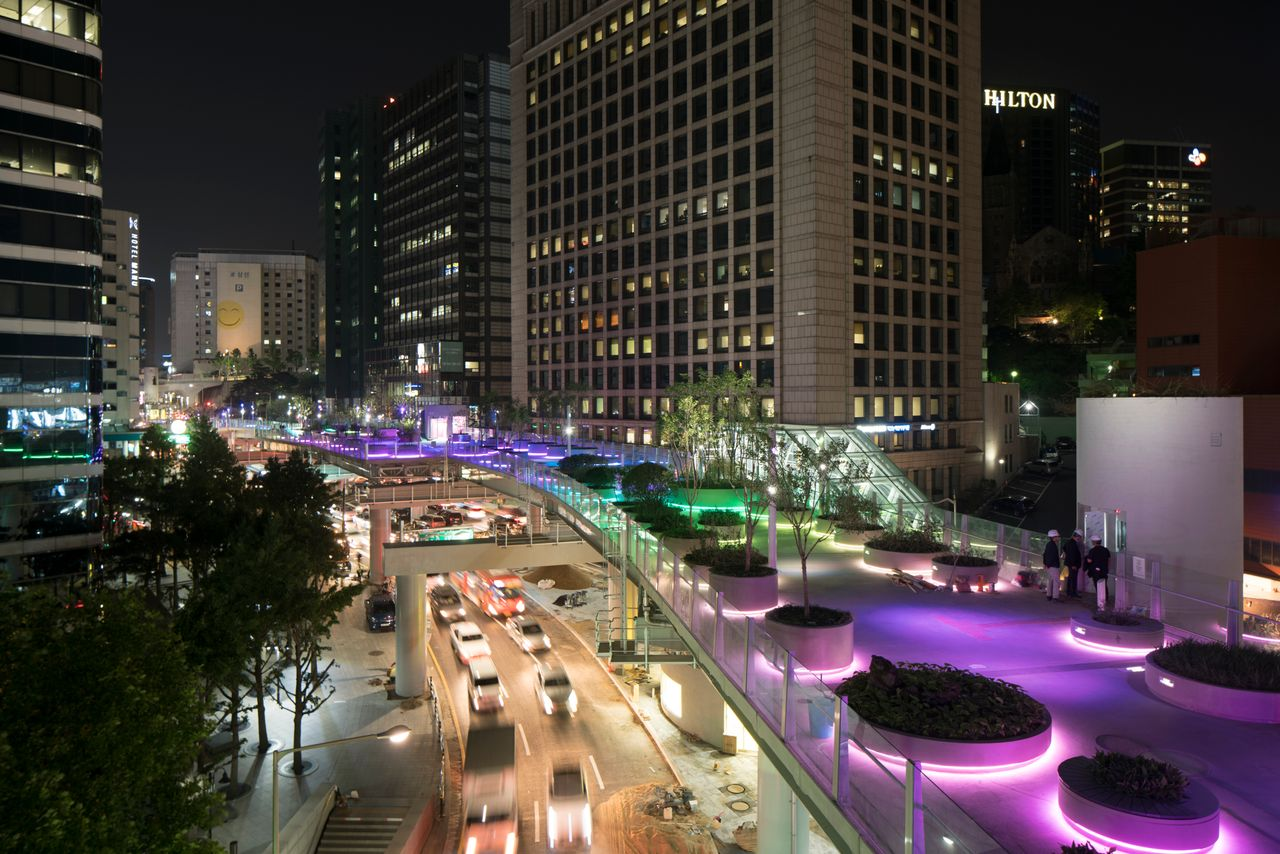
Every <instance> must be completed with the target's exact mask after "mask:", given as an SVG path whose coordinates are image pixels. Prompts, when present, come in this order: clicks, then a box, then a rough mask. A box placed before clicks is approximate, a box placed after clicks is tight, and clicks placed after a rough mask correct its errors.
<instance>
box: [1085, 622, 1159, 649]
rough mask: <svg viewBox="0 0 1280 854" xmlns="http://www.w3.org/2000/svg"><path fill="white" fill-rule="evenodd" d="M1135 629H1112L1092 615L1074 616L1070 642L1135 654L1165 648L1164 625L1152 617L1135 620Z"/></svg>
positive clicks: (1123, 627)
mask: <svg viewBox="0 0 1280 854" xmlns="http://www.w3.org/2000/svg"><path fill="white" fill-rule="evenodd" d="M1132 619H1135V620H1137V621H1138V625H1136V626H1113V625H1111V624H1110V623H1103V622H1100V621H1098V620H1095V619H1094V615H1093V613H1087V614H1072V615H1071V639H1072V640H1074V641H1076V642H1077V643H1082V644H1085V645H1086V646H1089V645H1093V646H1106V647H1111V648H1113V649H1131V650H1134V651H1135V652H1138V651H1142V650H1149V649H1155V648H1156V647H1159V646H1163V645H1164V623H1162V622H1160V621H1159V620H1152V619H1150V618H1149V617H1136V616H1135V617H1133V618H1132Z"/></svg>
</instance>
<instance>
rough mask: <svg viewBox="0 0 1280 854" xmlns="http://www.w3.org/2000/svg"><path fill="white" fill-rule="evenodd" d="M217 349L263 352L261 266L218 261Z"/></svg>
mask: <svg viewBox="0 0 1280 854" xmlns="http://www.w3.org/2000/svg"><path fill="white" fill-rule="evenodd" d="M215 276H216V282H217V290H216V293H217V305H216V306H215V310H214V317H215V318H216V320H217V323H216V324H215V325H216V327H217V330H218V332H217V336H216V339H215V341H216V343H215V345H214V346H215V348H216V349H217V351H218V352H220V353H222V352H227V351H230V350H239V351H240V352H241V354H243V355H248V353H249V350H250V349H252V350H253V351H254V352H255V353H258V354H259V355H261V353H262V265H261V264H231V263H225V262H224V263H220V264H218V268H217V273H216V274H215Z"/></svg>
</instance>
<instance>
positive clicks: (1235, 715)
mask: <svg viewBox="0 0 1280 854" xmlns="http://www.w3.org/2000/svg"><path fill="white" fill-rule="evenodd" d="M1156 652H1157V650H1152V651H1151V652H1149V653H1147V659H1146V661H1147V664H1146V670H1144V671H1143V674H1142V676H1143V679H1145V680H1146V683H1147V690H1148V691H1150V692H1151V693H1152V694H1155V695H1156V696H1157V697H1159V698H1160V699H1161V700H1164V701H1165V702H1166V703H1169V704H1170V705H1173V706H1178V707H1179V708H1183V709H1186V710H1188V711H1191V712H1199V713H1200V714H1202V715H1212V716H1213V717H1215V718H1226V719H1227V720H1231V721H1250V722H1252V723H1259V724H1280V691H1246V690H1243V689H1241V688H1224V687H1223V686H1221V685H1210V684H1209V683H1208V682H1198V681H1196V680H1195V679H1188V678H1187V677H1186V676H1180V675H1178V674H1177V673H1174V672H1172V671H1169V670H1165V669H1164V668H1163V667H1161V666H1160V665H1158V664H1156V663H1155V661H1154V658H1155V654H1156Z"/></svg>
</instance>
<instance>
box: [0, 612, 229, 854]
mask: <svg viewBox="0 0 1280 854" xmlns="http://www.w3.org/2000/svg"><path fill="white" fill-rule="evenodd" d="M0 636H3V637H4V639H5V647H6V648H5V655H4V656H3V657H0V850H4V851H23V852H35V854H43V852H50V853H51V854H52V852H64V851H102V852H121V853H122V854H124V852H134V851H166V852H214V851H219V850H221V847H220V846H216V845H214V844H213V843H210V842H204V841H192V840H190V839H189V838H188V835H189V834H190V833H191V831H193V830H195V829H205V828H210V827H212V825H213V820H214V816H215V811H216V810H217V808H218V807H217V802H218V799H217V798H216V797H215V796H214V795H212V793H210V792H209V791H208V789H207V786H206V784H205V782H204V781H203V780H197V779H194V778H192V777H191V770H192V768H193V767H194V766H195V763H196V756H197V754H198V752H199V745H200V740H201V738H203V737H204V736H205V735H206V734H207V733H208V729H207V719H206V712H207V708H206V706H205V705H204V704H203V703H201V702H200V700H199V687H198V677H197V676H196V674H195V673H194V672H193V671H192V670H191V668H190V667H189V666H188V664H187V661H186V657H185V655H184V652H183V648H182V644H181V643H180V641H179V640H178V638H177V636H176V635H175V634H174V633H173V631H172V630H171V629H170V628H169V627H168V626H167V625H166V621H165V619H164V617H163V616H162V615H160V614H158V613H157V612H155V611H154V610H152V609H149V608H148V607H147V606H146V605H145V604H144V603H143V602H142V601H141V599H140V598H139V596H138V594H137V593H136V592H134V591H101V592H98V593H96V594H92V595H89V596H86V598H85V600H84V607H83V608H78V607H77V608H68V607H66V606H65V604H64V603H62V602H58V601H55V600H53V599H52V598H51V597H48V596H45V595H42V594H41V593H39V592H37V591H25V592H17V591H14V590H11V589H3V590H0Z"/></svg>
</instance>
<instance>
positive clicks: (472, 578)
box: [450, 569, 524, 620]
mask: <svg viewBox="0 0 1280 854" xmlns="http://www.w3.org/2000/svg"><path fill="white" fill-rule="evenodd" d="M450 575H451V576H452V578H453V586H454V587H456V588H458V590H459V591H461V593H462V595H464V596H466V597H467V598H468V599H470V600H471V601H472V602H475V603H476V606H477V607H478V608H480V610H482V611H484V612H485V613H486V614H488V615H489V616H490V617H493V618H495V619H498V620H505V619H506V618H507V617H514V616H516V615H517V614H523V613H524V597H523V596H522V595H521V592H520V591H521V588H523V587H524V583H523V582H521V580H520V577H519V576H518V575H515V574H514V573H512V572H511V571H510V570H505V569H493V570H490V569H479V570H476V571H475V572H454V573H450Z"/></svg>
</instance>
